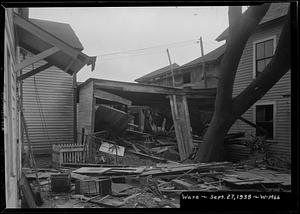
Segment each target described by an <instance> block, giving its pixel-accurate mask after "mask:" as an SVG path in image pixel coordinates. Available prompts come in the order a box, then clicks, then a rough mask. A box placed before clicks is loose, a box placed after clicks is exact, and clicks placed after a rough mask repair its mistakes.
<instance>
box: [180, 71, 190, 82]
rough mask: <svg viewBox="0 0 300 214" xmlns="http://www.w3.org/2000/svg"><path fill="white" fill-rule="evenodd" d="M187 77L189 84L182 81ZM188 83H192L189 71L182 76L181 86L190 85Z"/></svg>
mask: <svg viewBox="0 0 300 214" xmlns="http://www.w3.org/2000/svg"><path fill="white" fill-rule="evenodd" d="M187 75H188V76H189V82H185V81H184V80H185V77H186V76H187ZM190 83H192V74H191V72H190V71H189V72H185V73H183V74H182V84H190Z"/></svg>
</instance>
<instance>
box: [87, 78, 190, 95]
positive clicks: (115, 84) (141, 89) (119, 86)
mask: <svg viewBox="0 0 300 214" xmlns="http://www.w3.org/2000/svg"><path fill="white" fill-rule="evenodd" d="M90 81H94V84H95V87H96V88H97V89H110V90H120V91H130V92H136V93H152V94H166V95H171V94H182V95H183V94H184V91H183V90H182V89H180V88H172V87H162V86H154V85H143V84H137V83H129V82H119V81H111V80H103V79H91V80H90Z"/></svg>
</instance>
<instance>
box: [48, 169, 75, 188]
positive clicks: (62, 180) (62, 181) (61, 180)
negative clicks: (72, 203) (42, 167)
mask: <svg viewBox="0 0 300 214" xmlns="http://www.w3.org/2000/svg"><path fill="white" fill-rule="evenodd" d="M50 180H51V191H52V192H69V191H70V189H71V176H70V174H65V173H63V174H57V175H51V176H50Z"/></svg>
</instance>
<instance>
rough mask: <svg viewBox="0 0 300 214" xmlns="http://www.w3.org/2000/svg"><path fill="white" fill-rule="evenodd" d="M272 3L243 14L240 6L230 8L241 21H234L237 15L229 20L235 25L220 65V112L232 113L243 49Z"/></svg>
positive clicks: (218, 95) (217, 109)
mask: <svg viewBox="0 0 300 214" xmlns="http://www.w3.org/2000/svg"><path fill="white" fill-rule="evenodd" d="M269 7H270V4H269V3H268V4H263V5H261V6H252V7H250V8H249V9H248V10H247V11H246V12H245V13H244V14H243V15H241V16H240V15H238V14H239V8H231V7H230V9H229V15H230V16H233V15H236V16H237V17H241V18H240V21H234V20H235V17H230V18H229V21H230V22H231V24H233V25H234V26H230V27H229V29H230V30H231V32H229V33H230V35H229V38H228V40H227V47H226V50H225V53H224V56H223V58H222V61H221V65H220V71H221V72H220V77H219V81H218V86H217V91H218V92H217V97H216V105H215V106H216V109H215V112H216V113H217V114H218V113H221V112H222V113H224V112H225V113H229V114H230V113H231V111H230V109H232V106H231V102H232V91H233V84H234V79H235V75H236V72H237V68H238V64H239V62H240V59H241V56H242V53H243V50H244V48H245V46H246V43H247V40H248V38H249V37H250V35H251V34H252V33H253V31H254V30H255V28H256V27H257V25H258V24H259V22H260V20H261V19H262V18H263V17H264V15H265V14H266V12H267V11H268V9H269Z"/></svg>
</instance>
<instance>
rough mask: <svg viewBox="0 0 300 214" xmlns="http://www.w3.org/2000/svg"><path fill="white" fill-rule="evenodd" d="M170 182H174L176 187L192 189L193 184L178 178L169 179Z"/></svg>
mask: <svg viewBox="0 0 300 214" xmlns="http://www.w3.org/2000/svg"><path fill="white" fill-rule="evenodd" d="M171 183H172V184H174V185H175V186H176V187H178V188H180V189H181V188H183V189H192V188H193V186H194V185H192V184H190V183H188V182H185V181H183V180H180V179H174V180H172V181H171Z"/></svg>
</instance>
